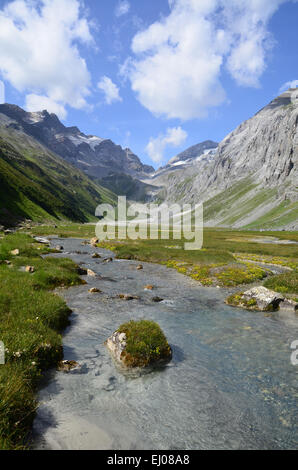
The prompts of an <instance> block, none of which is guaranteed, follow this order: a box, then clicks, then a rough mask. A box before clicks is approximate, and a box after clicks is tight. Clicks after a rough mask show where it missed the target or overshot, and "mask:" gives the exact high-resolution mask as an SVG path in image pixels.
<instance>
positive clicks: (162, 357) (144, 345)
mask: <svg viewBox="0 0 298 470" xmlns="http://www.w3.org/2000/svg"><path fill="white" fill-rule="evenodd" d="M106 345H107V347H108V349H109V351H110V352H111V353H112V355H113V357H114V358H115V359H116V361H117V362H118V363H120V364H121V365H122V366H123V367H125V368H136V367H141V368H144V367H148V366H154V365H162V364H165V363H167V362H169V361H170V360H171V359H172V349H171V347H170V345H169V343H168V341H167V338H166V337H165V335H164V333H163V331H162V330H161V328H160V326H159V325H158V324H157V323H155V322H153V321H149V320H140V321H133V320H132V321H130V322H128V323H124V324H123V325H121V326H120V327H119V328H118V330H117V331H115V332H114V333H113V335H112V336H111V337H110V338H108V340H107V342H106Z"/></svg>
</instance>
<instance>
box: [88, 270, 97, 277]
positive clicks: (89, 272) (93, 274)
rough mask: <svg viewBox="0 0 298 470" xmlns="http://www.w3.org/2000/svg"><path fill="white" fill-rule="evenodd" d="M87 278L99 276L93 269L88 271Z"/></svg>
mask: <svg viewBox="0 0 298 470" xmlns="http://www.w3.org/2000/svg"><path fill="white" fill-rule="evenodd" d="M87 276H91V277H96V276H97V274H96V273H95V272H94V271H92V269H87Z"/></svg>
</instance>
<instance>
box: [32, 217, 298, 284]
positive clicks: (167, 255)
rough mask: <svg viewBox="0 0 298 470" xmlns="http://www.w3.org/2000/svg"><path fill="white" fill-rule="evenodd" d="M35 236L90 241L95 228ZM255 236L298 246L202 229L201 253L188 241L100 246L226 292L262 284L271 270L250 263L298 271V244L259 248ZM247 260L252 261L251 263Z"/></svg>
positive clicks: (291, 235)
mask: <svg viewBox="0 0 298 470" xmlns="http://www.w3.org/2000/svg"><path fill="white" fill-rule="evenodd" d="M32 232H33V233H34V234H36V235H37V234H39V235H48V234H51V233H53V234H58V235H60V236H64V237H70V236H73V237H81V238H84V237H85V238H89V239H90V238H92V237H94V235H95V226H94V225H82V224H81V225H79V224H70V225H67V226H66V225H65V226H64V225H63V226H62V225H59V226H58V227H57V228H53V227H51V226H49V227H46V226H37V227H35V228H33V230H32ZM257 237H277V238H279V239H281V240H293V241H298V232H280V231H279V232H273V231H267V232H262V233H260V232H259V231H244V230H242V231H241V230H232V229H216V228H205V229H204V245H203V249H202V250H198V251H185V250H184V242H185V240H174V239H173V237H171V239H170V240H135V241H133V240H124V241H122V240H121V241H117V240H116V241H109V242H103V243H102V244H100V246H102V247H105V248H108V249H111V250H113V251H114V252H115V253H116V256H117V257H118V258H122V259H134V260H139V261H147V262H153V263H161V264H166V265H168V266H169V267H172V268H174V269H176V270H177V271H178V272H180V273H182V274H186V275H189V276H191V277H192V278H193V279H195V280H197V281H199V282H200V283H201V284H202V285H204V286H212V285H220V286H224V287H229V286H237V285H241V284H249V283H252V282H255V281H262V280H263V279H264V278H265V277H266V276H267V275H268V274H269V275H270V268H269V270H268V269H265V268H261V267H258V266H257V265H255V264H253V263H252V262H263V263H268V264H276V265H280V266H286V267H289V268H291V269H295V268H296V267H297V266H298V245H278V244H268V243H256V242H255V241H254V239H255V238H257ZM249 261H252V262H251V263H250V262H249Z"/></svg>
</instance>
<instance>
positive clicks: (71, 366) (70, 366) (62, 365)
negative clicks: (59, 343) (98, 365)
mask: <svg viewBox="0 0 298 470" xmlns="http://www.w3.org/2000/svg"><path fill="white" fill-rule="evenodd" d="M80 368H81V366H80V364H79V363H78V362H76V361H60V362H59V364H58V370H59V371H60V372H70V371H72V370H79V369H80Z"/></svg>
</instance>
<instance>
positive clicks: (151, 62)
mask: <svg viewBox="0 0 298 470" xmlns="http://www.w3.org/2000/svg"><path fill="white" fill-rule="evenodd" d="M286 1H287V0H250V1H247V0H200V1H198V0H169V6H170V13H169V15H168V16H166V17H163V18H161V19H159V20H158V21H156V22H155V23H153V24H151V25H150V26H149V27H148V28H147V29H145V30H143V31H141V32H139V33H137V34H136V35H135V37H134V38H133V42H132V52H133V54H134V57H133V58H129V59H128V60H127V61H126V63H125V66H124V67H122V72H124V73H125V74H126V75H127V77H128V78H129V80H130V81H131V85H132V89H133V90H134V92H135V93H136V95H137V98H138V100H139V101H140V102H141V104H142V105H143V106H145V107H146V108H147V109H149V110H150V111H151V112H152V113H154V114H156V115H164V116H166V117H167V118H180V119H182V120H187V119H192V118H199V117H203V116H205V115H206V113H207V112H208V110H209V109H210V108H212V107H216V106H218V105H220V104H222V103H223V102H224V101H225V99H226V94H225V90H224V88H223V85H222V83H221V74H222V72H223V70H227V71H228V72H229V73H230V75H231V76H232V78H233V79H234V80H235V81H236V82H237V83H238V84H239V85H241V86H251V87H257V86H259V84H260V77H261V75H262V73H263V72H264V70H265V69H266V66H267V63H266V59H267V53H268V51H269V50H270V49H272V47H273V45H274V40H273V38H272V35H271V34H270V32H269V30H268V23H269V20H270V19H271V18H272V16H273V14H274V13H275V12H276V11H277V10H278V8H279V6H280V5H281V4H282V3H285V2H286ZM292 1H295V0H292Z"/></svg>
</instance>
